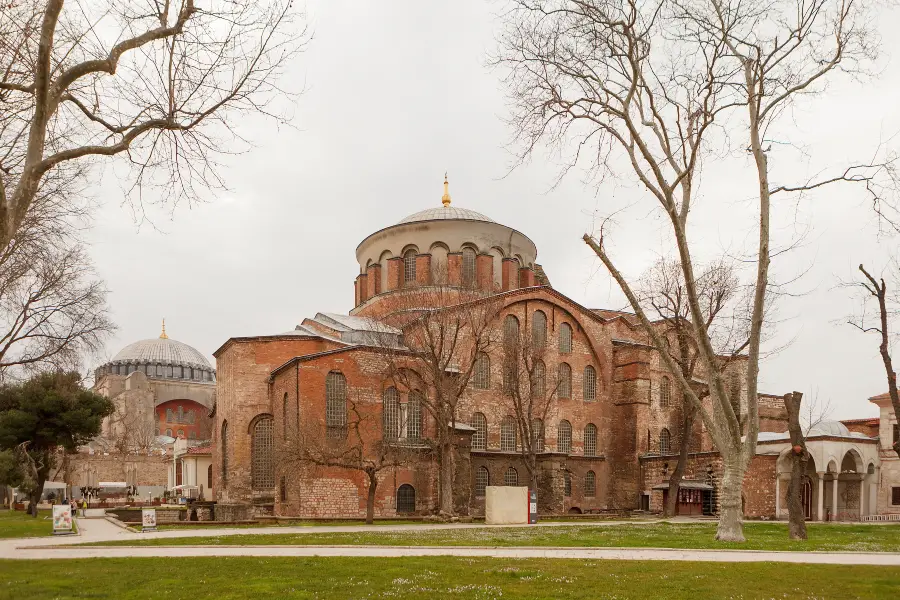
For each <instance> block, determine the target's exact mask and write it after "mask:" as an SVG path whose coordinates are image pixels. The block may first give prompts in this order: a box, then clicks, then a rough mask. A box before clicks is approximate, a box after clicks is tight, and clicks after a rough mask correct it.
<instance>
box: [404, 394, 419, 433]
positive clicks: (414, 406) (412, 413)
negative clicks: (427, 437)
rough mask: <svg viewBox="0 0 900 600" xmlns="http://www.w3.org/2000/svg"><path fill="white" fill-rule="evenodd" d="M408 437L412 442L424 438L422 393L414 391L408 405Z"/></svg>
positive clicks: (410, 395)
mask: <svg viewBox="0 0 900 600" xmlns="http://www.w3.org/2000/svg"><path fill="white" fill-rule="evenodd" d="M406 437H407V439H410V440H413V441H415V440H419V439H421V438H422V392H419V391H416V390H413V391H412V392H410V393H409V402H407V403H406Z"/></svg>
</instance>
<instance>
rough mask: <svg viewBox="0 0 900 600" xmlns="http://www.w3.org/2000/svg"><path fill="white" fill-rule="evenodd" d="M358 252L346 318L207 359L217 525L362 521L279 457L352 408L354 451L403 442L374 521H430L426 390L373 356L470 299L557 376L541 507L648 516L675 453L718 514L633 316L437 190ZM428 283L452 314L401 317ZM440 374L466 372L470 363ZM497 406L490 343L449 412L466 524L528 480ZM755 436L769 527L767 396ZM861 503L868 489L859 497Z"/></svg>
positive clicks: (361, 490)
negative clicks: (565, 287) (357, 430)
mask: <svg viewBox="0 0 900 600" xmlns="http://www.w3.org/2000/svg"><path fill="white" fill-rule="evenodd" d="M356 257H357V260H358V263H359V273H358V274H357V275H356V278H355V280H354V282H353V294H354V308H353V309H352V310H351V311H350V313H349V314H335V313H326V312H323V313H318V314H316V315H315V316H313V317H311V318H306V319H304V320H303V321H302V322H301V323H300V324H299V325H296V326H295V327H294V328H293V329H290V330H289V331H285V332H283V333H276V334H269V335H259V336H251V337H233V338H230V339H228V340H227V341H226V342H225V343H224V344H223V345H222V346H221V347H220V348H219V349H218V350H216V351H215V352H214V356H215V358H216V376H217V381H216V405H215V408H214V412H213V417H214V424H213V441H212V453H213V456H212V461H213V470H214V478H215V481H214V484H215V485H214V488H215V495H216V500H217V502H218V508H217V518H218V519H220V520H221V519H232V518H241V517H243V516H245V515H246V516H250V515H275V516H283V517H328V518H340V517H345V518H346V517H361V516H364V514H365V510H366V499H367V490H368V483H367V478H366V475H365V473H363V472H360V471H357V470H352V469H346V468H337V467H323V466H310V467H309V468H307V469H297V468H293V467H288V466H287V463H286V461H285V460H283V457H284V456H285V453H286V452H288V448H290V447H292V440H294V438H297V436H299V435H300V433H299V432H302V431H322V432H327V433H328V436H330V435H331V432H332V431H338V430H340V429H341V428H342V427H343V428H344V431H343V433H341V436H342V437H340V439H339V440H337V441H334V440H332V442H331V443H332V444H333V445H338V444H340V443H345V440H346V437H347V434H346V427H347V423H348V413H350V412H353V411H360V410H361V411H362V413H364V414H366V415H369V416H371V417H373V422H375V423H377V424H378V428H377V431H367V433H366V436H368V437H370V438H377V440H375V439H370V440H366V443H365V449H366V451H369V449H370V448H376V447H378V446H377V442H378V441H379V440H380V441H383V443H385V444H387V443H393V444H396V443H399V442H402V445H403V446H404V448H405V450H406V454H405V457H406V458H405V459H404V461H403V462H402V464H398V465H394V466H391V467H390V468H386V469H383V470H380V471H379V472H378V487H377V492H376V496H375V514H376V516H396V515H398V514H419V515H422V514H430V513H434V512H436V511H437V509H438V506H439V502H438V466H437V460H438V457H437V455H436V452H435V449H434V447H433V446H432V445H431V444H430V443H429V442H430V440H432V439H433V438H434V436H435V433H436V432H435V425H434V418H433V416H432V414H430V413H429V411H428V410H427V409H426V408H427V405H428V402H427V399H428V398H431V397H433V394H434V393H435V390H433V389H413V387H414V386H411V385H407V386H403V385H401V384H399V383H398V381H397V380H396V378H395V377H393V376H392V375H391V374H390V370H389V369H387V368H386V361H387V360H388V359H386V358H385V357H386V356H387V355H388V352H387V350H390V352H392V353H393V354H392V356H401V355H403V353H404V352H405V351H406V352H407V354H408V349H407V348H405V346H404V340H405V339H406V340H407V341H409V340H410V339H411V337H412V336H413V335H415V333H416V332H415V331H414V329H415V328H416V327H421V326H422V325H421V320H420V319H417V318H416V317H417V316H420V315H421V314H422V313H423V312H427V311H428V310H430V309H438V308H440V309H442V310H463V309H464V308H463V307H468V306H471V305H473V304H474V303H491V305H492V306H493V307H494V308H493V309H492V310H493V311H494V312H493V317H492V318H493V319H494V322H495V327H494V328H493V331H495V332H496V335H498V336H502V335H505V334H506V332H509V331H510V330H511V328H512V330H514V331H522V332H526V333H527V335H532V336H534V340H535V343H537V341H538V340H540V342H541V344H542V347H543V348H544V351H543V353H542V355H541V360H542V364H541V365H540V374H541V381H542V383H541V385H542V386H543V385H544V383H543V381H544V378H545V377H546V380H548V381H552V389H553V393H554V394H555V400H554V402H553V407H552V410H551V411H548V413H547V418H546V420H545V421H544V422H542V423H540V427H539V429H540V431H541V432H542V433H541V434H540V435H541V441H540V446H541V451H540V453H539V457H538V466H539V470H540V477H539V481H540V490H539V495H540V501H541V512H543V513H570V512H575V513H584V512H600V511H605V510H622V509H629V510H634V509H645V510H654V509H658V508H659V507H660V506H661V503H662V498H663V497H664V495H665V493H666V489H665V488H666V482H667V481H668V473H669V470H670V469H672V468H674V466H675V461H676V460H677V453H678V450H679V448H680V446H681V444H682V443H688V444H690V447H691V458H690V461H689V465H688V470H687V473H686V480H687V481H686V483H685V485H684V489H683V490H682V493H681V494H680V496H679V497H680V498H682V496H683V501H684V508H685V510H686V511H688V512H695V513H702V512H705V513H714V512H716V510H717V507H716V487H717V485H718V482H719V481H720V474H721V460H720V459H719V457H718V454H717V453H716V452H714V450H713V448H712V445H711V441H710V439H709V437H708V436H707V435H706V433H705V432H704V431H703V426H702V424H701V423H697V425H696V427H695V430H694V431H693V432H692V434H691V436H690V439H688V440H680V439H678V437H679V435H680V430H681V426H680V423H681V411H680V405H681V402H680V400H678V399H677V398H676V397H675V396H676V394H677V392H676V389H675V383H674V382H673V381H672V378H671V375H670V374H669V373H668V372H667V371H666V369H665V367H664V366H663V365H662V364H661V361H660V360H659V356H658V355H657V353H656V352H655V350H654V349H653V348H652V347H651V346H650V345H649V344H648V341H647V339H646V336H645V335H644V333H643V332H642V330H641V328H640V326H639V324H637V323H636V321H635V320H634V317H633V316H632V315H629V314H627V313H621V312H617V311H610V310H601V309H589V308H586V307H584V306H581V305H580V304H578V303H577V302H575V301H573V300H571V299H570V298H568V297H566V296H565V295H563V294H562V293H560V292H559V291H557V290H555V289H554V288H553V287H552V286H551V284H550V279H549V277H548V275H547V274H546V273H545V272H544V269H543V268H542V267H541V266H540V265H539V264H538V263H537V262H536V261H537V248H536V246H535V244H534V242H532V240H531V239H529V238H528V237H527V236H526V235H525V234H523V233H521V232H519V231H517V230H515V229H513V228H511V227H509V226H507V225H504V224H501V223H497V222H495V221H493V220H491V219H490V218H488V217H486V216H484V215H482V214H480V213H478V212H475V211H472V210H467V209H464V208H458V207H456V206H453V205H451V201H450V195H449V193H448V191H447V184H446V182H445V190H444V197H443V205H442V206H438V207H435V208H429V209H426V210H423V211H420V212H417V213H415V214H412V215H410V216H408V217H406V218H404V219H402V220H400V221H399V222H398V223H396V224H394V225H390V226H388V227H385V228H383V229H380V230H378V231H376V232H375V233H372V234H371V235H369V236H368V237H366V238H365V239H364V240H363V241H362V242H361V243H360V244H359V245H358V246H357V248H356ZM435 288H440V289H442V290H448V289H450V290H453V289H456V290H459V293H458V295H457V296H455V304H454V306H444V307H438V306H417V307H415V308H410V306H411V305H410V301H409V298H433V297H435V296H433V295H431V296H429V295H428V294H427V293H424V292H425V291H427V290H429V289H435ZM416 294H419V295H418V296H417V295H416ZM398 307H405V308H404V309H403V310H400V309H399V308H398ZM390 360H393V359H390ZM410 360H411V359H410ZM408 364H409V365H410V366H409V367H408V368H411V369H414V368H415V367H414V366H412V363H411V362H410V363H408ZM728 368H729V370H733V371H734V373H733V375H732V376H731V377H730V381H731V382H732V386H731V392H732V393H733V394H735V396H736V397H740V396H741V394H742V392H741V389H740V386H741V384H740V381H741V377H739V375H740V369H741V368H742V365H741V363H740V361H738V362H736V363H733V365H732V366H729V367H728ZM447 369H448V370H452V369H462V370H466V369H467V365H459V364H456V365H453V364H451V365H448V366H447ZM548 387H550V386H549V385H548ZM504 394H505V380H504V348H503V345H502V344H495V345H492V346H491V347H490V349H489V350H487V351H486V352H484V353H483V355H479V356H478V359H477V361H475V362H474V363H473V365H472V371H471V381H470V382H469V385H468V386H467V387H466V389H465V392H464V393H463V394H462V395H461V397H460V399H459V404H458V405H457V407H456V420H457V424H456V426H455V428H454V431H453V432H452V439H453V443H454V461H453V464H454V465H455V473H454V474H453V477H454V504H455V508H456V510H458V511H459V512H461V513H463V514H472V515H478V514H482V513H483V510H484V493H485V492H484V490H485V487H486V486H487V485H528V484H529V474H528V471H527V470H526V465H525V463H524V459H523V455H522V452H521V446H522V440H521V439H520V437H521V436H520V435H519V433H518V431H519V429H518V428H517V421H516V420H515V419H514V417H513V415H512V410H511V408H510V403H509V402H508V401H507V399H505V397H504ZM423 400H426V401H424V402H423ZM743 401H744V404H745V403H746V400H745V399H743ZM349 421H352V415H351V417H350V418H349ZM760 425H761V430H762V431H764V432H770V434H771V435H769V437H766V436H765V435H763V436H761V442H762V443H761V448H762V450H761V453H760V456H759V457H758V458H757V459H756V460H754V461H753V463H752V465H751V468H750V471H749V472H748V479H747V483H746V485H745V496H746V498H745V500H746V505H745V512H746V514H747V515H748V516H775V514H778V513H780V511H782V510H784V509H783V507H784V506H785V503H784V501H783V495H784V493H785V491H786V485H780V484H779V483H778V482H779V481H780V479H779V477H780V475H779V473H782V469H781V468H779V466H778V465H779V464H780V462H781V463H783V462H784V461H783V455H784V448H782V446H783V445H784V443H785V442H784V440H783V439H780V438H779V437H778V435H777V432H784V431H785V430H786V418H785V415H784V412H783V408H782V405H781V403H780V401H779V400H778V399H776V398H765V397H764V398H762V399H761V402H760ZM845 429H846V428H845ZM826 433H828V434H835V433H837V434H838V436H840V435H842V434H843V433H842V431H837V432H834V431H829V432H826ZM328 436H326V438H327V437H328ZM826 438H827V439H829V440H832V441H833V440H834V439H836V438H834V436H833V435H832V437H828V436H826ZM826 438H823V439H826ZM863 438H865V439H863ZM297 439H300V438H297ZM323 439H324V438H323ZM301 441H302V439H301ZM845 441H846V442H847V444H850V445H854V444H855V445H854V446H853V448H856V447H857V446H860V447H866V448H867V447H869V446H871V445H872V444H875V443H877V442H876V440H875V438H874V437H870V436H868V435H865V434H862V433H859V434H856V436H855V437H854V438H851V436H850V433H849V431H848V432H847V440H845ZM845 445H846V444H845ZM847 448H850V446H847ZM873 448H874V446H873ZM846 451H847V452H849V451H850V450H846ZM862 454H863V452H862V450H860V451H857V452H856V455H855V456H856V457H857V458H858V460H857V461H856V463H854V465H853V470H854V471H856V473H862V472H864V471H865V470H866V469H867V468H868V467H867V465H866V464H864V458H863V456H862ZM876 454H877V452H876ZM865 455H866V457H868V456H870V455H872V453H871V452H867V453H865ZM779 461H780V462H779ZM840 461H841V458H840V457H838V458H837V462H838V463H840ZM840 467H841V465H840V464H838V465H837V467H836V468H837V469H838V470H840ZM848 468H849V467H848ZM817 469H818V467H817ZM821 470H822V471H823V473H828V471H826V470H825V469H824V467H822V468H821ZM829 477H830V476H829V475H823V476H822V477H820V478H819V479H821V480H822V481H826V480H827V481H830V478H829ZM864 478H865V477H864ZM838 479H839V477H838V474H837V473H835V474H834V480H835V482H837V480H838ZM851 480H852V481H853V482H858V481H860V478H859V477H858V476H856V475H853V476H852V477H851V475H850V474H849V473H848V474H847V475H846V476H845V477H844V479H843V480H841V481H843V482H844V485H843V486H841V487H840V490H841V491H842V494H843V492H844V491H847V494H849V495H848V498H850V499H849V500H848V499H844V496H843V495H842V496H841V498H842V499H843V508H844V509H847V508H848V507H850V501H851V500H852V498H851V496H852V495H853V494H851V493H850V492H851V491H853V490H861V489H863V487H865V486H864V484H863V483H862V482H860V483H858V484H857V483H847V482H849V481H851ZM827 481H826V483H827ZM866 482H867V483H866V484H865V485H869V484H871V483H872V482H873V479H871V478H869V479H867V480H866ZM812 487H813V488H816V485H812ZM829 489H830V488H829ZM834 489H835V490H836V491H835V493H834V494H830V492H829V493H828V494H826V493H825V492H822V491H820V490H821V487H819V488H816V489H814V490H813V492H812V495H811V496H810V499H809V504H810V505H811V506H814V507H815V505H816V502H818V501H819V500H820V499H823V498H825V497H826V496H828V498H827V499H826V504H827V503H828V502H831V499H832V498H834V499H837V498H838V495H837V490H838V486H837V483H835V486H834ZM853 493H856V492H853ZM860 493H861V494H869V495H871V494H872V493H877V491H875V492H873V491H871V490H870V489H869V487H865V490H864V491H862V492H860ZM778 495H780V496H782V499H781V501H780V503H779V502H778V501H777V498H776V496H778ZM862 498H863V497H862V496H860V497H859V500H857V502H858V503H860V505H861V503H862V502H863V500H862ZM873 506H874V505H873ZM826 508H827V507H826ZM835 509H837V505H835ZM823 510H824V509H821V508H820V510H819V512H818V514H822V512H823ZM835 512H837V511H836V510H835ZM860 514H861V513H860Z"/></svg>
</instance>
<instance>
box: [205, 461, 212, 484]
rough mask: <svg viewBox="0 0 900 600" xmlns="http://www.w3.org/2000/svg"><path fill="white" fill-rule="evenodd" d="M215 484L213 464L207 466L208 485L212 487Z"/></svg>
mask: <svg viewBox="0 0 900 600" xmlns="http://www.w3.org/2000/svg"><path fill="white" fill-rule="evenodd" d="M212 486H213V468H212V465H209V466H208V467H207V468H206V487H207V488H209V489H212Z"/></svg>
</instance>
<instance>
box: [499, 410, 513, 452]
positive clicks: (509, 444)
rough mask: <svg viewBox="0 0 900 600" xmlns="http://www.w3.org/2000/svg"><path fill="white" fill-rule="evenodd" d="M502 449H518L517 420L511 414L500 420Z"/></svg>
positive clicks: (506, 450)
mask: <svg viewBox="0 0 900 600" xmlns="http://www.w3.org/2000/svg"><path fill="white" fill-rule="evenodd" d="M500 450H501V451H504V452H515V451H516V420H515V419H513V418H512V417H510V416H506V417H503V421H501V422H500Z"/></svg>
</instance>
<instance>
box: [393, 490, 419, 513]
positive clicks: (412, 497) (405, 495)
mask: <svg viewBox="0 0 900 600" xmlns="http://www.w3.org/2000/svg"><path fill="white" fill-rule="evenodd" d="M397 512H398V513H406V514H409V513H414V512H416V489H415V488H414V487H413V486H411V485H409V484H408V483H404V484H403V485H401V486H400V487H399V488H397Z"/></svg>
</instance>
